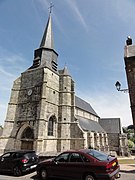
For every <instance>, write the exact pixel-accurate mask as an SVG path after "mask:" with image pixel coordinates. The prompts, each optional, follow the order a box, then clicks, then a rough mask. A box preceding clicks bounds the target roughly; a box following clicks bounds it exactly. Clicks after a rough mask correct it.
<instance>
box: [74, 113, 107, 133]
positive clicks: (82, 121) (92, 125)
mask: <svg viewBox="0 0 135 180" xmlns="http://www.w3.org/2000/svg"><path fill="white" fill-rule="evenodd" d="M76 118H77V120H78V122H79V125H80V126H81V128H82V129H83V130H84V131H92V132H100V133H105V130H104V129H103V128H102V127H101V126H100V124H99V123H98V122H97V121H93V120H90V119H86V118H82V117H80V116H76Z"/></svg>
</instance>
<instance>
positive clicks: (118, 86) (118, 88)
mask: <svg viewBox="0 0 135 180" xmlns="http://www.w3.org/2000/svg"><path fill="white" fill-rule="evenodd" d="M115 86H116V89H117V90H118V91H122V92H124V93H128V92H129V91H128V89H121V83H120V82H119V81H117V82H116V83H115Z"/></svg>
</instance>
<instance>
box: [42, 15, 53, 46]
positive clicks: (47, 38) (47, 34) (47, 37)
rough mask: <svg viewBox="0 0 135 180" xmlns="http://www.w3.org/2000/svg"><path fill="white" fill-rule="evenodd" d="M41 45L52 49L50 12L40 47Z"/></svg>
mask: <svg viewBox="0 0 135 180" xmlns="http://www.w3.org/2000/svg"><path fill="white" fill-rule="evenodd" d="M42 47H44V48H48V49H54V39H53V31H52V17H51V13H50V15H49V18H48V22H47V25H46V28H45V31H44V34H43V38H42V41H41V44H40V48H42Z"/></svg>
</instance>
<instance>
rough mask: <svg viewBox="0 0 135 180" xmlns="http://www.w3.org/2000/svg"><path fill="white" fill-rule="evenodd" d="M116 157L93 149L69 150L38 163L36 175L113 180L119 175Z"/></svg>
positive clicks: (42, 177) (46, 177) (45, 177)
mask: <svg viewBox="0 0 135 180" xmlns="http://www.w3.org/2000/svg"><path fill="white" fill-rule="evenodd" d="M119 171H120V167H119V164H118V160H117V158H116V157H111V156H109V155H107V154H105V153H103V152H100V151H97V150H94V149H83V150H70V151H66V152H63V153H61V154H60V155H58V156H57V157H55V158H53V159H48V160H45V161H42V162H40V163H38V165H37V175H38V176H39V177H40V178H41V179H42V180H46V179H48V178H50V177H51V178H59V179H60V178H61V179H81V180H101V179H103V180H105V179H110V180H114V179H117V178H119V177H120V174H119Z"/></svg>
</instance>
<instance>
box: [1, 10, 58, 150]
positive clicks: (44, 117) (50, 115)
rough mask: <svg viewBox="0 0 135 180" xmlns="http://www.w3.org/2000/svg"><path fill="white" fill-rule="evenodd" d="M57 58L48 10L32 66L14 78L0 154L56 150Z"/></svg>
mask: <svg viewBox="0 0 135 180" xmlns="http://www.w3.org/2000/svg"><path fill="white" fill-rule="evenodd" d="M57 57H58V54H57V52H56V51H55V50H54V40H53V32H52V19H51V13H50V15H49V18H48V22H47V25H46V28H45V31H44V34H43V38H42V40H41V44H40V47H39V48H38V49H36V50H35V52H34V60H33V65H32V66H31V67H30V68H29V69H27V70H26V71H25V72H23V73H22V74H21V76H20V77H19V78H17V79H16V80H15V81H14V84H13V88H12V92H11V97H10V101H9V104H8V110H7V116H6V120H5V124H4V130H3V134H2V138H1V141H0V149H1V150H0V153H3V152H4V151H8V150H14V149H15V150H16V149H34V150H36V151H37V152H46V151H54V152H56V151H57V135H58V133H57V126H58V112H59V73H58V70H57Z"/></svg>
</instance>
